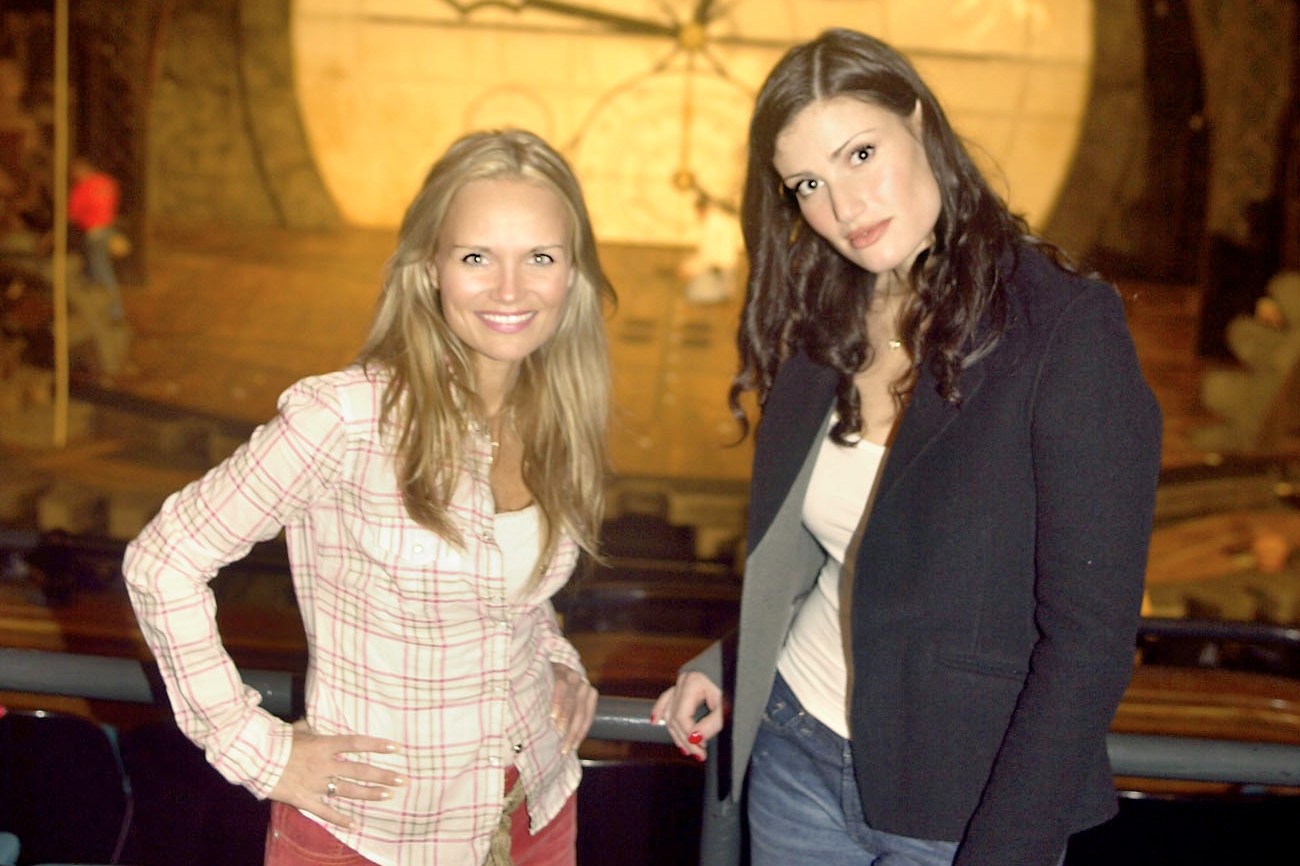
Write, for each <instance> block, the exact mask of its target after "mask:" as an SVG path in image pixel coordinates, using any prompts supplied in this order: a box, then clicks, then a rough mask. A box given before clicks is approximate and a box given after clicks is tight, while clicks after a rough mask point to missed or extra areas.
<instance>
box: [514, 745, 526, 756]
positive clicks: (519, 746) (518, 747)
mask: <svg viewBox="0 0 1300 866" xmlns="http://www.w3.org/2000/svg"><path fill="white" fill-rule="evenodd" d="M514 748H515V754H516V755H517V754H519V753H520V752H522V751H523V750H524V744H523V743H515V746H514Z"/></svg>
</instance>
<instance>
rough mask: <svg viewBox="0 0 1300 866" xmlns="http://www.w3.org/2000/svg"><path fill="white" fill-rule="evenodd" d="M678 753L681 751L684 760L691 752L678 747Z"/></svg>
mask: <svg viewBox="0 0 1300 866" xmlns="http://www.w3.org/2000/svg"><path fill="white" fill-rule="evenodd" d="M677 751H679V752H681V753H682V757H683V758H684V757H686V756H687V755H689V754H690V752H688V751H686V750H685V749H683V748H682V747H681V746H678V747H677Z"/></svg>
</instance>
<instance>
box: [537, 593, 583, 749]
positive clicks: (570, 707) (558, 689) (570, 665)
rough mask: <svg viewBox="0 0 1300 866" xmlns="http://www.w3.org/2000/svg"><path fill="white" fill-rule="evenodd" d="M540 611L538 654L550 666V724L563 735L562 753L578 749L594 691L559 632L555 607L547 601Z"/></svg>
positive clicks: (569, 646)
mask: <svg viewBox="0 0 1300 866" xmlns="http://www.w3.org/2000/svg"><path fill="white" fill-rule="evenodd" d="M543 608H544V609H543V610H542V611H541V621H542V641H541V652H542V655H543V656H544V657H546V658H547V659H548V660H549V661H550V663H551V671H552V673H553V674H554V676H555V685H554V688H553V690H552V692H551V724H553V725H555V729H556V730H557V731H559V732H560V733H561V734H563V735H564V742H563V744H562V745H561V746H560V751H561V752H562V753H565V754H567V753H569V752H571V751H573V750H574V749H576V748H578V746H579V744H581V743H582V741H583V739H584V738H586V736H587V732H588V731H589V730H591V723H592V721H593V720H594V719H595V717H596V697H597V693H596V689H595V688H594V687H593V686H592V685H591V681H590V680H588V679H587V671H586V668H584V667H583V666H582V660H581V659H580V658H579V657H578V651H577V650H576V649H574V646H573V644H571V643H569V641H568V639H567V638H566V637H565V636H564V635H563V634H562V633H561V632H560V623H559V621H558V620H557V619H556V617H555V606H554V605H552V604H551V601H550V599H547V600H546V601H545V602H544V604H543Z"/></svg>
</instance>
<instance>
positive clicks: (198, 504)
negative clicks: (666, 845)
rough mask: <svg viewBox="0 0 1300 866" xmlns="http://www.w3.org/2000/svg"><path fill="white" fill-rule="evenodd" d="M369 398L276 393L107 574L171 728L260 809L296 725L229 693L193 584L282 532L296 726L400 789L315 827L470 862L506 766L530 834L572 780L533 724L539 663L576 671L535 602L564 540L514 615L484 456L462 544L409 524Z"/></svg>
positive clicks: (210, 617) (542, 705) (385, 849)
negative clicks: (292, 605) (347, 823)
mask: <svg viewBox="0 0 1300 866" xmlns="http://www.w3.org/2000/svg"><path fill="white" fill-rule="evenodd" d="M383 385H384V380H383V378H382V377H380V376H378V375H376V374H374V373H371V374H369V375H368V374H367V373H365V372H364V371H363V370H361V369H360V368H359V367H352V368H348V369H346V370H342V371H339V372H336V373H331V374H328V375H324V376H318V377H312V378H308V379H304V380H303V381H301V382H299V383H297V384H296V385H294V386H293V387H291V388H290V389H289V390H288V391H286V392H285V393H284V394H283V395H282V396H281V398H280V406H279V413H278V415H277V416H276V417H275V418H274V419H273V420H272V421H270V422H268V423H267V424H264V425H262V426H260V427H259V428H258V429H257V430H256V431H255V432H254V433H253V435H252V437H251V438H250V440H249V441H248V443H246V444H245V445H243V446H241V447H240V449H239V450H238V451H237V452H235V454H233V455H232V456H231V457H230V458H229V459H228V460H226V461H225V462H224V463H222V464H221V465H220V466H218V467H216V468H214V469H213V470H212V471H210V472H209V473H208V474H207V475H205V476H204V477H203V478H202V479H200V480H198V481H196V482H194V483H192V484H190V485H189V486H187V487H186V488H185V489H183V490H181V491H180V492H179V493H176V494H173V495H172V496H171V497H169V498H168V499H167V501H166V502H165V503H164V505H163V507H162V510H161V511H160V513H159V514H158V516H157V517H155V518H154V519H153V521H152V522H150V524H149V525H148V526H147V527H145V529H144V531H143V532H142V533H141V534H140V536H139V537H138V538H136V539H135V540H134V541H133V542H132V543H131V544H130V546H129V547H128V548H127V552H126V558H125V561H124V564H123V571H124V573H125V575H126V580H127V585H128V588H129V590H130V593H131V600H132V603H133V605H134V607H135V611H136V615H137V617H138V618H139V620H140V625H141V628H142V630H143V632H144V635H145V638H146V639H147V641H148V643H149V646H150V647H151V648H152V650H153V652H154V655H155V656H156V657H157V660H158V664H159V667H160V668H161V670H162V673H163V677H164V679H165V680H166V683H167V691H168V695H169V697H170V699H171V703H172V707H173V710H174V712H175V715H176V720H177V723H178V724H179V725H180V727H181V729H182V730H183V731H184V732H185V733H186V734H187V735H188V736H189V737H190V738H191V739H193V740H194V741H195V742H196V743H198V744H199V745H200V746H202V748H203V749H204V751H205V752H206V754H207V758H208V760H209V761H210V762H211V763H212V765H213V766H214V767H216V768H217V770H219V771H220V772H221V773H222V775H224V776H225V777H226V778H227V779H229V780H230V781H232V782H235V783H238V784H241V785H243V786H245V787H246V788H248V789H249V790H250V791H252V792H253V793H254V794H256V795H257V796H259V797H266V796H267V795H268V794H269V793H270V792H271V790H272V788H274V787H275V785H276V783H277V782H278V781H279V779H280V775H281V774H282V773H283V771H284V768H285V765H286V763H287V762H288V759H289V749H290V745H291V741H292V732H291V730H290V727H289V725H288V724H287V723H286V722H284V721H282V720H280V719H278V718H276V717H275V716H273V715H271V714H270V713H268V712H267V711H265V710H263V709H262V708H261V707H260V706H259V695H258V693H257V692H256V691H255V690H253V689H250V688H248V687H246V686H244V685H243V683H242V682H241V681H240V679H239V674H238V671H237V670H236V668H235V666H234V664H233V662H232V661H231V659H230V656H229V655H228V654H227V653H226V651H225V649H224V648H223V646H222V643H221V638H220V635H219V634H218V633H217V629H216V624H215V620H214V611H215V603H214V601H213V595H212V592H211V590H210V589H209V588H208V585H207V582H208V581H209V580H210V579H211V578H212V577H213V576H214V575H215V574H216V573H217V571H218V569H219V568H220V567H221V566H222V565H224V564H226V563H228V562H232V561H234V560H236V559H238V558H240V557H242V556H244V555H245V554H246V553H247V552H248V550H249V548H250V547H251V546H252V545H253V544H254V543H256V542H258V541H263V540H266V539H269V538H272V537H274V536H275V535H276V534H277V533H278V532H279V531H280V529H281V527H283V528H284V530H285V537H286V541H287V544H288V549H289V556H290V562H291V566H292V571H293V582H294V588H295V591H296V593H297V597H298V606H299V608H300V610H301V613H302V618H303V624H304V626H305V627H306V634H307V643H308V647H309V652H310V657H309V665H308V672H307V694H306V702H307V706H306V709H307V721H308V722H309V723H310V724H311V726H312V728H313V729H314V730H315V731H316V732H318V733H321V734H353V733H356V734H367V735H371V736H376V737H387V738H389V739H392V740H394V741H396V742H397V743H400V744H401V750H400V751H399V752H398V753H397V754H395V755H384V754H371V753H365V754H362V755H359V756H357V757H359V758H360V759H361V760H364V761H368V762H370V763H373V764H376V765H379V766H384V767H388V768H390V769H392V770H394V771H395V772H397V773H400V774H402V775H403V776H405V777H406V778H407V780H408V781H407V784H406V785H405V786H403V787H400V788H396V789H394V796H393V799H391V800H388V801H383V802H373V803H372V802H363V801H358V800H349V799H344V798H336V801H335V803H334V805H335V806H336V807H337V808H338V809H339V810H340V811H342V812H345V813H346V814H348V815H350V816H351V817H352V818H353V820H354V829H353V830H351V831H346V830H343V829H341V828H338V827H333V826H330V827H329V829H330V831H331V832H333V833H334V834H335V835H336V836H338V838H340V839H341V840H343V841H344V842H345V843H346V844H348V845H349V846H351V847H353V848H355V849H356V850H357V851H359V852H360V853H362V854H364V855H365V856H366V857H368V858H370V859H371V860H374V861H375V862H376V863H380V864H421V866H428V864H455V866H462V864H478V863H481V862H482V861H483V858H484V857H485V856H486V854H487V846H488V840H489V837H490V836H491V834H492V831H493V829H494V828H495V826H496V824H497V821H498V819H499V818H500V814H501V805H502V801H503V799H504V770H505V768H506V767H508V766H509V765H510V763H511V762H513V763H514V764H515V766H517V767H518V768H519V772H520V776H521V779H522V780H523V784H524V790H525V792H526V795H527V799H528V811H529V814H530V816H531V820H532V826H533V829H534V831H536V830H537V829H540V828H541V827H543V826H545V825H546V824H547V822H549V821H550V820H551V818H552V817H553V816H554V815H555V814H556V813H557V812H558V811H559V810H560V808H561V806H563V805H564V802H565V801H566V799H567V798H568V797H569V796H570V794H572V793H573V791H574V790H575V789H576V788H577V786H578V780H579V776H580V773H581V771H580V768H579V765H578V760H577V757H576V756H575V755H573V754H568V755H562V754H561V753H560V744H561V738H560V735H559V734H558V733H557V732H556V731H555V729H554V728H553V727H552V726H551V724H550V722H549V711H550V697H551V691H552V685H553V675H552V671H551V662H559V663H561V664H564V665H567V666H569V667H571V668H573V669H575V670H577V671H579V672H582V670H583V669H582V666H581V663H580V662H579V660H578V655H577V652H576V651H575V650H574V649H573V647H572V645H570V644H569V642H568V641H566V640H565V639H564V637H563V636H562V635H561V633H560V630H559V627H558V624H557V623H556V619H555V611H554V608H553V607H552V606H551V602H550V597H551V596H552V595H554V593H555V592H556V591H557V590H558V589H559V588H560V587H561V586H563V584H564V582H565V581H566V580H567V579H568V577H569V575H570V573H571V572H572V570H573V567H574V564H575V563H576V561H577V555H578V551H577V545H576V544H575V543H574V541H573V540H572V539H571V538H568V537H565V538H564V539H563V540H562V541H561V544H560V547H559V550H558V551H557V553H556V555H555V557H554V559H553V561H552V562H550V563H549V564H548V566H547V568H546V572H545V575H544V577H543V579H542V580H541V582H540V584H539V585H538V586H537V588H536V589H535V590H533V591H532V592H530V593H529V594H528V595H527V597H526V598H524V599H523V600H521V601H519V602H516V603H510V602H509V601H508V600H507V594H506V583H505V578H504V576H503V568H502V554H501V549H500V547H499V546H498V545H497V543H496V541H495V540H494V522H495V518H494V514H495V509H494V506H493V500H492V491H491V486H490V484H489V480H488V472H489V469H490V456H491V450H490V448H491V445H490V443H489V442H488V441H487V439H486V438H484V437H482V436H477V435H476V436H474V437H471V439H470V441H468V442H467V452H468V453H467V460H466V465H465V466H464V471H463V472H462V473H461V480H460V483H459V484H458V486H457V488H456V493H455V496H454V498H453V502H452V504H451V512H452V515H453V518H454V520H455V522H456V524H457V526H458V527H459V528H460V530H461V532H462V534H463V536H464V541H465V547H464V548H463V549H462V548H458V547H456V546H455V545H453V544H451V543H449V542H448V541H446V540H444V539H443V538H441V537H439V536H438V535H436V534H434V533H432V532H430V531H429V530H427V529H425V528H423V527H421V526H420V525H418V524H416V523H415V522H413V521H412V520H411V519H410V518H409V517H408V516H407V515H406V510H405V508H404V507H403V505H402V497H401V494H400V493H399V492H398V489H397V485H396V475H395V472H394V468H393V462H392V453H391V451H390V449H389V448H388V447H386V445H385V443H384V439H383V437H382V436H381V435H380V426H379V404H380V397H381V394H382V390H383Z"/></svg>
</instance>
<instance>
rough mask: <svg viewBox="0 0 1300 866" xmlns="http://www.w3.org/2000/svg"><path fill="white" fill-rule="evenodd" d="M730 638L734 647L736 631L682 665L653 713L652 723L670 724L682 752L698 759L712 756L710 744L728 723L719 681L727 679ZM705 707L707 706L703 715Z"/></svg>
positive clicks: (669, 726) (669, 730)
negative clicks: (725, 663) (726, 648)
mask: <svg viewBox="0 0 1300 866" xmlns="http://www.w3.org/2000/svg"><path fill="white" fill-rule="evenodd" d="M727 641H730V642H731V643H732V644H733V648H734V644H735V641H736V633H735V632H734V631H733V632H731V633H730V634H728V635H727V636H726V637H724V638H722V639H721V640H718V641H714V642H713V643H712V644H709V646H708V647H707V648H706V649H705V650H704V652H702V653H700V654H699V655H697V656H696V657H695V658H693V659H691V660H690V661H688V662H687V663H686V664H684V665H682V668H681V670H680V671H679V672H678V674H677V682H676V684H675V685H673V686H671V687H669V688H668V689H666V690H665V691H664V692H663V694H661V695H660V696H659V698H658V699H657V700H656V701H655V704H654V707H653V709H652V710H651V713H650V721H651V722H652V723H654V724H660V725H666V726H667V727H668V733H669V734H670V735H671V736H672V738H673V742H674V743H676V744H677V748H678V749H680V750H681V753H682V754H683V755H689V756H691V757H693V758H695V760H697V761H703V760H704V759H705V758H706V757H708V752H707V750H706V744H707V743H708V742H709V740H711V739H713V738H714V737H716V736H717V735H718V734H719V733H720V732H721V731H722V726H723V725H724V724H725V723H726V701H725V699H724V697H723V694H722V688H721V687H720V686H719V685H718V683H721V682H722V681H723V653H724V650H723V644H724V643H725V642H727ZM734 655H735V654H734V651H733V653H732V656H733V657H734ZM701 709H703V710H705V713H704V715H702V716H701V715H700V712H701Z"/></svg>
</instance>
